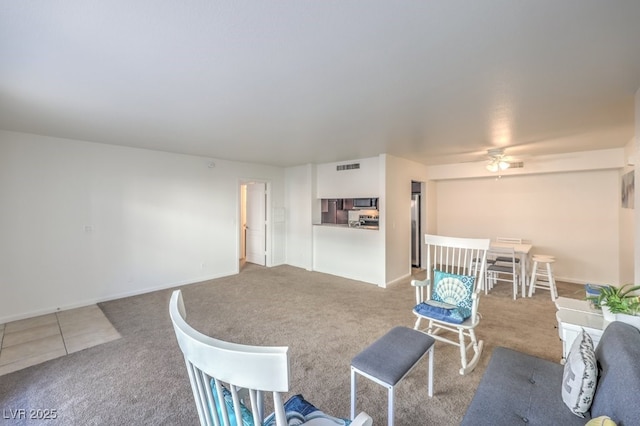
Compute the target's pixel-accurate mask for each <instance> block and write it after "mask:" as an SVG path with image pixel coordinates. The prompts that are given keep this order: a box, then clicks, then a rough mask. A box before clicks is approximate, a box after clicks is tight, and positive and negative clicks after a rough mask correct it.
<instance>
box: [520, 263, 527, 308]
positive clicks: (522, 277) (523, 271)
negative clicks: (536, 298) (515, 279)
mask: <svg viewBox="0 0 640 426" xmlns="http://www.w3.org/2000/svg"><path fill="white" fill-rule="evenodd" d="M520 283H521V286H522V297H526V296H527V290H526V289H527V255H526V254H524V253H523V254H521V255H520Z"/></svg>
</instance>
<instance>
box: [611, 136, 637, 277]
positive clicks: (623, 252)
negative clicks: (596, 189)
mask: <svg viewBox="0 0 640 426" xmlns="http://www.w3.org/2000/svg"><path fill="white" fill-rule="evenodd" d="M635 157H636V146H635V138H634V139H632V140H631V141H630V142H629V143H628V144H627V146H626V147H625V158H627V165H626V166H625V167H624V168H623V169H622V170H621V171H620V176H619V183H618V185H620V182H622V176H623V175H624V174H626V173H629V172H632V171H633V169H634V165H633V163H634V161H635V160H634V159H635ZM621 189H622V188H621V187H619V189H618V191H619V192H621V191H620V190H621ZM618 204H619V205H620V216H619V222H620V233H619V239H620V265H619V267H620V278H619V282H618V283H616V284H624V283H632V282H634V281H633V280H634V262H635V256H634V253H635V250H634V247H633V244H634V241H635V210H634V209H628V208H622V204H621V203H620V196H619V197H618ZM636 208H638V206H637V205H636Z"/></svg>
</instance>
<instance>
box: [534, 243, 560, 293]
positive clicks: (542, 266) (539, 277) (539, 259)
mask: <svg viewBox="0 0 640 426" xmlns="http://www.w3.org/2000/svg"><path fill="white" fill-rule="evenodd" d="M531 260H532V262H533V268H531V269H532V272H531V281H530V282H529V297H532V296H533V293H534V292H535V289H536V288H542V289H545V290H549V292H550V293H551V300H553V301H555V300H556V298H557V297H558V288H557V287H556V280H555V278H554V277H553V270H552V268H551V264H552V263H554V262H555V261H556V258H555V257H554V256H549V255H545V254H535V255H533V257H532V258H531Z"/></svg>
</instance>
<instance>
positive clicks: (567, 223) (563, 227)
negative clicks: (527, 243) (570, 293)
mask: <svg viewBox="0 0 640 426" xmlns="http://www.w3.org/2000/svg"><path fill="white" fill-rule="evenodd" d="M618 189H619V171H618V170H616V169H612V170H598V171H584V172H570V173H549V174H540V175H529V176H527V175H521V176H505V177H502V178H500V179H498V178H478V179H459V180H447V181H439V182H438V183H437V215H438V217H437V229H438V233H439V234H443V235H451V236H469V237H485V238H495V237H497V236H503V237H521V238H525V239H529V240H531V241H532V243H533V245H534V252H538V253H545V254H550V255H555V256H556V257H557V261H556V263H555V264H554V272H555V275H556V277H557V278H558V279H560V280H566V281H572V282H579V283H613V284H615V283H618V282H619V268H618V265H619V243H618V235H619V225H618V223H619V222H618V217H619V203H620V201H619V190H618Z"/></svg>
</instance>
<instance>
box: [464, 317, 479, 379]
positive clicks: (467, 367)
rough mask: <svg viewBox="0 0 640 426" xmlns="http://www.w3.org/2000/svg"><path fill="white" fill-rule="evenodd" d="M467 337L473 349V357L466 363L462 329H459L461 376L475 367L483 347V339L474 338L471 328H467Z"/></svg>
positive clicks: (465, 346) (465, 348) (465, 347)
mask: <svg viewBox="0 0 640 426" xmlns="http://www.w3.org/2000/svg"><path fill="white" fill-rule="evenodd" d="M469 338H470V340H471V343H470V344H469V346H470V347H471V348H472V349H473V358H471V361H469V363H467V361H466V360H467V345H465V344H464V334H463V331H462V330H460V355H461V356H462V368H461V369H460V375H461V376H464V375H465V374H468V373H471V372H472V371H473V370H474V369H475V368H476V365H478V361H480V356H481V355H482V349H483V348H484V341H483V340H477V339H476V334H475V332H474V331H473V329H471V330H469Z"/></svg>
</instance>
